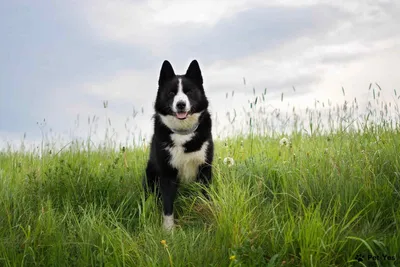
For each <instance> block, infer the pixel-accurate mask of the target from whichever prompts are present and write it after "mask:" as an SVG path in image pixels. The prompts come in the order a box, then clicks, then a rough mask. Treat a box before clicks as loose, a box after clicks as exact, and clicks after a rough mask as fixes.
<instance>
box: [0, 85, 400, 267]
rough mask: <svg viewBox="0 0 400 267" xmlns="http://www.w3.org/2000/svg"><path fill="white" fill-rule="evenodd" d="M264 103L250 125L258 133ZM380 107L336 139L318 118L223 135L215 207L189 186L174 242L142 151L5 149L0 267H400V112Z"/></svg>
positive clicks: (340, 114)
mask: <svg viewBox="0 0 400 267" xmlns="http://www.w3.org/2000/svg"><path fill="white" fill-rule="evenodd" d="M343 93H344V92H343ZM373 93H374V100H375V91H373ZM264 94H265V93H264ZM395 94H396V91H395ZM282 97H283V95H282ZM398 98H399V97H397V94H396V101H397V99H398ZM257 99H258V101H259V103H260V101H263V100H264V96H262V97H259V98H256V99H255V101H253V102H252V103H250V108H251V112H249V113H248V115H247V116H248V121H247V123H248V126H250V127H254V129H264V128H263V127H264V126H266V123H267V122H268V121H269V122H270V121H271V120H268V119H265V117H263V115H265V114H269V113H268V112H266V111H265V109H262V108H261V109H258V110H256V109H255V107H256V105H257ZM259 103H258V105H259ZM374 103H375V104H376V106H377V107H379V108H378V109H375V110H372V107H371V105H369V106H368V108H369V112H368V113H367V114H366V115H365V116H364V117H362V118H363V119H360V117H357V112H356V111H357V108H358V104H357V101H356V100H355V102H353V104H352V105H351V106H348V105H347V104H346V103H345V105H344V106H342V107H337V108H335V107H333V108H332V107H330V108H329V110H327V111H328V113H329V117H328V124H327V125H328V128H325V129H329V127H331V128H330V130H323V127H320V126H322V122H321V121H322V117H321V115H320V114H321V113H319V111H317V109H315V110H311V111H310V110H307V111H306V114H307V116H308V117H309V121H303V122H301V123H300V124H299V123H298V122H299V121H298V117H296V116H295V115H296V114H289V115H288V114H286V116H287V117H290V118H292V121H291V123H292V125H293V129H294V130H293V131H291V132H292V134H290V135H289V136H283V135H281V134H272V135H268V136H267V135H263V134H262V133H261V134H260V131H258V130H257V131H255V132H257V134H248V135H236V136H235V137H232V138H230V139H226V140H221V139H219V140H218V141H216V152H215V162H214V168H213V173H214V176H213V177H214V180H213V183H212V186H211V188H210V189H209V194H210V196H211V200H205V199H203V198H202V195H201V194H200V193H199V192H200V190H199V189H200V188H199V185H192V186H187V187H181V188H180V191H179V195H178V198H177V200H176V204H175V217H176V221H177V228H176V229H175V231H174V232H173V233H165V232H163V231H162V228H161V222H162V221H161V219H162V216H161V205H160V203H157V201H156V200H155V199H154V198H153V197H150V198H148V199H145V198H144V196H143V191H142V187H141V179H142V176H143V174H144V168H145V163H146V160H147V157H148V148H147V147H146V146H144V145H143V146H136V147H135V148H126V149H125V148H121V149H115V147H111V148H107V146H105V147H101V148H98V149H90V147H88V146H85V145H84V144H81V143H77V142H74V143H72V144H70V145H69V146H66V147H64V149H62V150H58V151H56V150H48V149H47V150H46V151H43V147H44V146H42V152H44V153H41V156H39V155H38V153H34V152H23V151H12V150H4V151H2V152H0V266H318V267H320V266H399V265H400V260H399V259H398V258H399V257H400V256H399V252H400V209H399V207H400V127H399V125H400V124H399V118H400V116H399V114H400V112H399V109H398V105H397V104H395V103H394V104H393V105H391V104H390V103H389V106H390V107H391V110H392V109H393V108H394V109H395V111H394V112H393V113H391V112H388V105H387V104H383V103H381V102H378V101H377V102H374ZM293 113H294V109H293ZM280 114H281V113H279V111H278V112H275V115H273V116H275V117H276V118H280V119H282V120H283V121H284V122H285V123H286V121H287V120H286V118H285V117H283V118H282V115H280ZM235 115H236V113H235ZM293 118H294V119H293ZM396 118H397V119H396ZM232 123H237V122H233V120H232ZM355 123H357V125H358V127H349V126H350V125H353V124H355ZM305 125H306V126H307V129H309V130H308V131H305V130H304V129H305V128H306V126H305ZM329 125H330V126H329ZM332 125H336V126H335V127H333V126H332ZM257 127H259V128H257ZM271 127H272V128H273V127H274V126H273V125H272V126H271ZM333 128H335V129H333ZM296 129H297V130H296ZM285 138H287V139H285ZM228 158H231V159H233V161H234V162H233V161H232V160H228ZM225 159H227V160H225ZM225 163H226V164H225Z"/></svg>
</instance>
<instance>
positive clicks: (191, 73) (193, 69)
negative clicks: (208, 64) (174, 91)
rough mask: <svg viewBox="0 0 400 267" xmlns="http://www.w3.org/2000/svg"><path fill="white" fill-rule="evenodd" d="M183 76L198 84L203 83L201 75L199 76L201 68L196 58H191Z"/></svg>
mask: <svg viewBox="0 0 400 267" xmlns="http://www.w3.org/2000/svg"><path fill="white" fill-rule="evenodd" d="M185 76H186V77H188V78H189V79H191V80H192V81H194V82H196V83H197V84H198V85H203V77H202V76H201V70H200V66H199V63H198V62H197V60H193V61H192V62H191V63H190V65H189V68H188V69H187V71H186V74H185Z"/></svg>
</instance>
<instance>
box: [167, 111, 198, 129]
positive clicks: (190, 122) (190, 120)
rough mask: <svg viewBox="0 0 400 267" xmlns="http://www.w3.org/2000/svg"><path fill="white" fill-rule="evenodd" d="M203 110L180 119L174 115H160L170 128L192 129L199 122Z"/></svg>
mask: <svg viewBox="0 0 400 267" xmlns="http://www.w3.org/2000/svg"><path fill="white" fill-rule="evenodd" d="M200 115H201V112H199V113H193V114H189V115H188V116H187V117H186V119H184V120H180V119H178V118H177V117H175V116H172V115H166V116H164V115H160V118H161V121H162V122H163V123H164V124H165V125H166V126H167V127H168V128H170V129H172V130H178V131H186V130H190V129H192V128H193V127H194V125H196V124H197V122H198V121H199V117H200Z"/></svg>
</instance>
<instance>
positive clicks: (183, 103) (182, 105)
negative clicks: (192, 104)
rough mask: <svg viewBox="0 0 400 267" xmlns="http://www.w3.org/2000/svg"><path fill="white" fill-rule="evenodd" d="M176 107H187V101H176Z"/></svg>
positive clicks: (180, 108)
mask: <svg viewBox="0 0 400 267" xmlns="http://www.w3.org/2000/svg"><path fill="white" fill-rule="evenodd" d="M176 107H177V108H178V109H179V110H183V109H185V108H186V103H185V102H184V101H179V102H178V103H176Z"/></svg>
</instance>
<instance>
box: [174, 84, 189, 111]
mask: <svg viewBox="0 0 400 267" xmlns="http://www.w3.org/2000/svg"><path fill="white" fill-rule="evenodd" d="M178 102H184V103H185V104H186V107H185V112H186V113H187V112H188V111H189V110H190V108H191V107H190V101H189V98H188V96H187V95H186V94H185V93H184V92H183V86H182V79H181V78H179V79H178V92H177V94H176V95H175V97H174V101H173V103H172V111H173V112H175V113H177V112H178V111H177V106H176V105H177V104H178ZM177 115H178V114H177ZM183 115H185V116H186V114H185V113H183V114H182V116H183Z"/></svg>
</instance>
